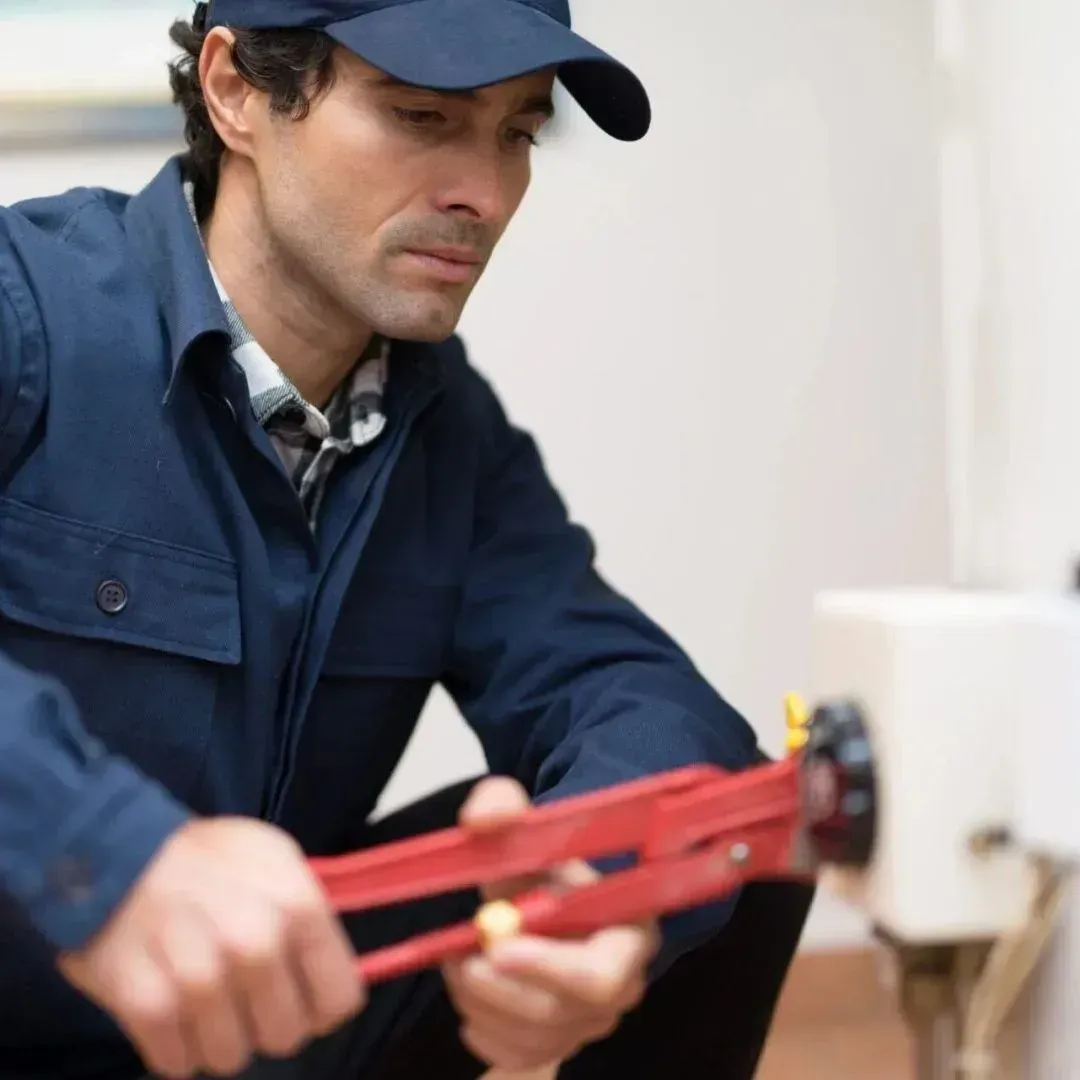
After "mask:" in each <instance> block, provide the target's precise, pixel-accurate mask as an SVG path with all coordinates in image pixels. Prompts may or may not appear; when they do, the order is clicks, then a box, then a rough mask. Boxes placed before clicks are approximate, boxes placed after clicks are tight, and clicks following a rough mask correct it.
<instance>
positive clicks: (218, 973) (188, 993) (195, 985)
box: [177, 963, 224, 1003]
mask: <svg viewBox="0 0 1080 1080" xmlns="http://www.w3.org/2000/svg"><path fill="white" fill-rule="evenodd" d="M177 983H178V987H179V996H180V997H181V998H182V999H184V1000H187V1001H194V1002H196V1003H199V1002H205V1001H208V1000H210V999H212V998H215V997H217V996H218V994H219V993H220V992H221V987H222V986H223V985H224V971H223V968H222V966H221V965H219V964H216V963H215V964H207V965H205V966H203V967H201V968H199V969H197V970H191V971H185V972H184V973H182V974H181V975H179V976H178V977H177Z"/></svg>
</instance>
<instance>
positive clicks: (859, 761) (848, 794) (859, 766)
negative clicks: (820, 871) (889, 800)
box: [802, 701, 878, 868]
mask: <svg viewBox="0 0 1080 1080" xmlns="http://www.w3.org/2000/svg"><path fill="white" fill-rule="evenodd" d="M807 736H808V737H807V742H806V748H805V750H804V751H803V759H802V788H803V806H804V810H805V814H806V826H807V833H808V836H809V840H810V845H811V847H812V849H813V853H814V857H815V858H816V859H817V861H818V862H819V863H827V864H831V865H833V866H848V867H856V868H863V867H866V866H867V865H869V863H870V859H871V858H872V856H873V853H874V841H875V836H876V831H877V812H878V806H877V783H876V777H875V773H874V757H873V748H872V746H871V744H870V738H869V734H868V729H867V725H866V722H865V720H864V718H863V711H862V709H861V707H860V706H859V705H858V704H857V703H856V702H854V701H834V702H826V703H825V704H822V705H820V706H818V708H817V709H816V710H815V711H814V715H813V717H812V718H811V720H810V725H809V729H808V732H807Z"/></svg>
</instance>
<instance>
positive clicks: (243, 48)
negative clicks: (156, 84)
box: [169, 20, 335, 221]
mask: <svg viewBox="0 0 1080 1080" xmlns="http://www.w3.org/2000/svg"><path fill="white" fill-rule="evenodd" d="M233 34H234V35H235V38H236V42H235V44H234V45H233V48H232V59H233V63H234V64H235V65H236V70H237V71H238V72H239V73H240V74H241V75H242V76H243V77H244V78H245V79H246V80H247V81H248V82H249V83H251V85H252V86H254V87H255V88H256V89H257V90H261V91H263V92H264V93H266V94H267V95H268V96H269V98H270V108H271V109H272V110H273V111H274V112H277V113H280V114H281V115H283V116H291V117H292V118H293V119H294V120H302V119H303V118H304V117H305V116H306V115H307V113H308V110H309V109H310V107H311V103H312V101H314V100H315V98H317V97H318V96H319V95H320V94H322V93H324V92H325V91H326V90H328V89H329V88H330V86H331V85H332V83H333V78H334V48H335V45H334V42H333V40H332V39H331V38H330V37H328V36H327V35H326V34H324V33H322V32H321V31H319V30H234V31H233ZM169 38H170V39H171V41H172V42H173V44H174V45H176V46H178V47H179V49H180V51H181V56H180V57H179V59H177V60H176V61H174V62H173V63H171V64H170V65H169V84H170V86H171V87H172V95H173V101H174V102H175V103H176V104H177V105H179V106H180V108H181V110H182V111H183V114H184V138H185V140H186V142H187V147H188V148H187V152H186V153H185V154H184V156H183V159H182V163H183V167H184V172H185V174H186V175H187V177H188V178H189V179H190V180H191V181H192V182H193V184H194V186H195V211H196V213H197V215H198V217H199V220H200V221H202V220H205V218H206V217H207V216H208V215H209V213H210V211H211V210H212V209H213V206H214V200H215V199H216V198H217V188H218V177H219V175H220V171H221V157H222V154H223V153H224V152H225V144H224V143H223V142H222V141H221V137H220V136H219V135H218V133H217V131H216V130H215V129H214V125H213V123H212V122H211V120H210V114H209V112H208V111H207V108H206V101H205V99H204V98H203V90H202V84H201V82H200V80H199V57H200V55H201V54H202V49H203V43H204V42H205V41H206V34H205V33H204V32H202V31H200V30H197V29H195V27H193V26H192V24H191V23H190V22H185V21H183V20H177V21H176V22H174V23H173V25H172V28H171V29H170V30H169Z"/></svg>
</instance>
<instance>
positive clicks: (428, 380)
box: [125, 156, 444, 401]
mask: <svg viewBox="0 0 1080 1080" xmlns="http://www.w3.org/2000/svg"><path fill="white" fill-rule="evenodd" d="M125 227H126V230H127V234H128V238H129V240H130V242H131V244H132V245H133V247H134V250H135V252H136V254H137V256H138V258H139V260H140V262H141V263H142V265H143V267H144V268H145V269H146V272H147V274H148V275H149V277H150V281H151V283H152V284H153V287H154V290H155V292H156V293H157V297H158V303H159V306H160V308H161V312H162V317H163V318H164V320H165V326H166V328H167V330H168V334H169V349H170V355H169V360H170V364H171V370H170V377H169V388H168V390H167V391H166V394H165V398H166V401H167V400H168V399H169V398H170V397H171V395H172V392H173V389H174V387H175V385H176V381H177V377H178V375H179V373H180V371H181V370H182V368H183V366H184V361H185V359H186V358H187V357H188V356H189V355H190V354H191V353H192V352H193V351H194V350H195V347H196V346H197V345H199V344H200V343H202V342H204V341H205V340H206V339H208V338H210V337H217V338H218V339H219V340H220V341H221V343H222V344H223V345H224V346H225V348H226V350H227V349H228V346H229V342H230V340H231V337H230V332H229V323H228V319H227V317H226V314H225V308H224V306H223V305H222V302H221V297H220V295H219V294H218V290H217V286H216V285H215V284H214V278H213V274H212V272H211V270H210V263H209V262H208V260H207V258H206V249H205V248H204V247H203V241H202V237H201V236H200V235H199V230H198V226H197V225H196V224H195V221H194V219H193V218H192V216H191V210H190V208H189V206H188V203H187V199H186V198H185V196H184V176H183V170H182V168H181V165H180V157H179V156H176V157H173V158H171V159H170V160H169V161H168V162H166V164H165V166H164V167H163V168H162V169H161V171H160V172H159V173H158V174H157V176H156V177H154V179H153V180H152V181H151V182H150V183H149V184H148V185H147V186H146V187H145V188H144V189H143V190H142V191H141V192H139V193H138V194H137V195H135V196H133V197H132V198H131V200H130V201H129V202H128V205H127V209H126V211H125ZM441 352H442V350H441V349H439V348H437V347H435V348H433V347H431V346H430V345H426V344H420V343H415V342H398V341H395V342H393V359H392V361H391V369H392V378H391V383H393V382H394V381H395V379H394V378H393V375H397V376H398V380H397V381H400V378H401V377H402V376H404V377H405V381H406V382H407V383H411V382H413V380H414V379H418V380H419V382H420V383H421V384H427V387H428V390H429V391H434V390H437V389H438V386H439V384H440V383H441V382H442V378H443V374H444V372H443V364H442V356H441ZM403 361H413V362H412V363H408V362H404V363H403ZM403 368H404V369H407V370H404V371H403V370H401V369H403ZM394 369H396V370H394Z"/></svg>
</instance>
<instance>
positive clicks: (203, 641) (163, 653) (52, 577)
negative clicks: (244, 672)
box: [0, 499, 241, 799]
mask: <svg viewBox="0 0 1080 1080" xmlns="http://www.w3.org/2000/svg"><path fill="white" fill-rule="evenodd" d="M240 642H241V636H240V606H239V593H238V588H237V572H236V566H235V564H234V563H232V562H230V561H229V560H226V559H221V558H218V557H215V556H211V555H207V554H204V553H201V552H197V551H190V550H187V549H184V548H178V547H175V546H172V545H169V544H164V543H161V542H158V541H153V540H148V539H145V538H142V537H136V536H131V535H128V534H125V533H118V532H115V531H110V530H105V529H101V528H99V527H97V526H91V525H87V524H83V523H81V522H76V521H71V520H69V519H66V518H63V517H59V516H57V515H54V514H49V513H46V512H44V511H41V510H37V509H35V508H33V507H30V506H27V505H25V504H22V503H18V502H15V501H13V500H7V499H5V500H0V650H3V651H4V652H5V653H6V654H7V655H8V656H10V657H11V658H12V659H13V660H15V661H16V662H18V663H21V664H23V665H24V666H25V667H28V668H30V669H32V670H35V671H40V672H43V673H45V674H48V675H51V676H53V677H54V678H56V679H57V680H58V681H59V682H61V683H63V685H64V686H66V687H67V689H68V690H69V691H70V693H71V694H72V696H73V698H74V699H75V701H76V703H77V705H78V706H79V710H80V712H81V715H82V720H83V724H84V725H85V727H86V729H87V730H88V731H89V732H90V733H91V734H92V735H94V736H95V737H97V738H98V739H100V740H101V742H102V743H103V744H104V745H105V746H106V747H107V748H108V749H109V750H110V751H112V752H113V753H115V754H118V755H120V756H122V757H125V758H127V759H128V760H130V761H132V762H133V763H134V764H135V765H137V766H138V767H139V768H141V769H142V770H143V771H144V772H146V773H147V774H148V775H150V776H152V777H154V778H155V779H157V780H159V781H160V782H161V783H163V784H164V785H165V786H166V787H167V788H169V789H170V790H171V791H172V792H173V794H174V795H176V796H177V797H178V798H180V799H188V798H190V797H191V796H192V795H193V794H194V793H195V792H196V790H197V789H198V785H199V782H200V780H201V775H202V769H203V764H204V760H205V757H206V753H207V749H208V746H209V742H210V736H211V731H212V726H213V717H214V706H215V701H216V698H217V692H218V687H219V683H220V681H221V679H222V678H223V677H225V675H226V673H228V672H229V671H231V670H233V669H235V668H236V667H237V666H238V665H239V663H240V659H241V645H240ZM0 722H2V720H0Z"/></svg>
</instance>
